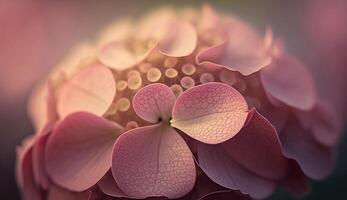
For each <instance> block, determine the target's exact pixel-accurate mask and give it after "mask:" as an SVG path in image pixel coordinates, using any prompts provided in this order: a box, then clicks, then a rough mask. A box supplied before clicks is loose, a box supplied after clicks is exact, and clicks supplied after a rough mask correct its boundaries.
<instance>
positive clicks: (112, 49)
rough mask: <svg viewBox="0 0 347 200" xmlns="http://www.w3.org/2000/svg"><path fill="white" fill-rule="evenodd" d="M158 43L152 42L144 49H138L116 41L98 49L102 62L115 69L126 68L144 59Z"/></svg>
mask: <svg viewBox="0 0 347 200" xmlns="http://www.w3.org/2000/svg"><path fill="white" fill-rule="evenodd" d="M155 47H156V44H150V45H148V46H147V47H145V49H144V50H141V51H136V50H135V49H131V48H129V47H128V46H126V45H125V44H124V43H123V42H119V41H114V42H110V43H107V44H105V45H104V46H102V47H101V48H100V50H99V51H98V58H99V60H100V62H101V63H102V64H104V65H106V66H107V67H110V68H112V69H115V70H125V69H128V68H130V67H132V66H134V65H136V64H137V63H139V62H141V61H142V60H144V59H145V58H146V57H147V56H148V55H149V54H150V53H151V52H152V50H153V49H155Z"/></svg>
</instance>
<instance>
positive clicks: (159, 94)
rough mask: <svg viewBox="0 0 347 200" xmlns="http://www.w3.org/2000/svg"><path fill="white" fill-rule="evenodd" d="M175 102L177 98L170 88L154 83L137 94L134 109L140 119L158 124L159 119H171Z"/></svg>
mask: <svg viewBox="0 0 347 200" xmlns="http://www.w3.org/2000/svg"><path fill="white" fill-rule="evenodd" d="M175 100H176V96H175V94H174V93H173V92H172V90H171V89H170V88H169V87H168V86H166V85H164V84H161V83H154V84H150V85H148V86H145V87H144V88H142V89H141V90H140V91H138V92H137V93H136V95H135V96H134V100H133V107H134V110H135V112H136V114H137V115H138V116H139V117H141V118H142V119H144V120H146V121H148V122H152V123H156V122H158V121H159V119H163V120H169V119H170V117H171V112H172V107H173V105H174V103H175Z"/></svg>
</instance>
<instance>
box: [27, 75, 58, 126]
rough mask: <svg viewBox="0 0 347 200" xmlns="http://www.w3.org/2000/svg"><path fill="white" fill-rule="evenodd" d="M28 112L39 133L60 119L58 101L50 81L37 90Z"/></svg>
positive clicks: (41, 84)
mask: <svg viewBox="0 0 347 200" xmlns="http://www.w3.org/2000/svg"><path fill="white" fill-rule="evenodd" d="M28 112H29V115H30V117H31V118H32V120H33V123H34V126H35V129H36V131H38V132H39V131H41V129H42V128H44V126H45V125H46V124H50V123H53V122H54V121H56V120H57V119H58V116H57V111H56V99H55V96H54V91H53V86H52V84H51V82H50V81H44V82H43V83H40V84H39V85H38V86H37V87H36V88H35V90H34V92H33V93H32V94H31V97H30V100H29V106H28Z"/></svg>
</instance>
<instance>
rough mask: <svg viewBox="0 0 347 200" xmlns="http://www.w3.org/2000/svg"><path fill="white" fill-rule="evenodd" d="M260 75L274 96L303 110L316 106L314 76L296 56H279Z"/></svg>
mask: <svg viewBox="0 0 347 200" xmlns="http://www.w3.org/2000/svg"><path fill="white" fill-rule="evenodd" d="M260 75H261V81H262V84H263V86H264V88H265V90H266V92H267V93H268V94H270V95H271V96H272V97H273V98H275V99H277V100H279V101H281V102H283V103H285V104H287V105H289V106H292V107H295V108H298V109H301V110H309V109H311V108H312V107H313V106H314V104H315V102H316V91H315V87H314V82H313V78H312V76H311V74H310V72H309V71H308V70H307V69H306V68H305V66H304V64H303V63H301V62H300V61H299V60H296V59H295V58H294V57H291V56H289V55H286V56H285V55H282V56H281V57H278V58H277V59H275V60H274V62H273V63H272V64H271V65H270V66H268V67H266V68H264V69H263V70H262V71H261V72H260Z"/></svg>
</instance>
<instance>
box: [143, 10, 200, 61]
mask: <svg viewBox="0 0 347 200" xmlns="http://www.w3.org/2000/svg"><path fill="white" fill-rule="evenodd" d="M165 11H167V12H163V11H161V12H157V13H153V14H152V15H150V16H147V17H146V18H145V19H144V20H143V22H142V23H141V24H140V31H141V34H140V35H139V36H138V37H139V38H140V39H141V40H145V39H152V40H154V41H155V42H156V43H157V44H158V47H159V51H160V52H161V53H162V54H164V55H167V56H170V57H183V56H187V55H189V54H191V53H192V52H193V51H194V50H195V48H196V45H197V32H196V30H195V28H194V26H193V25H192V24H190V23H189V22H187V21H182V20H179V19H178V18H177V17H176V16H175V15H174V13H173V12H170V10H169V9H167V10H165ZM153 30H156V31H153Z"/></svg>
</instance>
